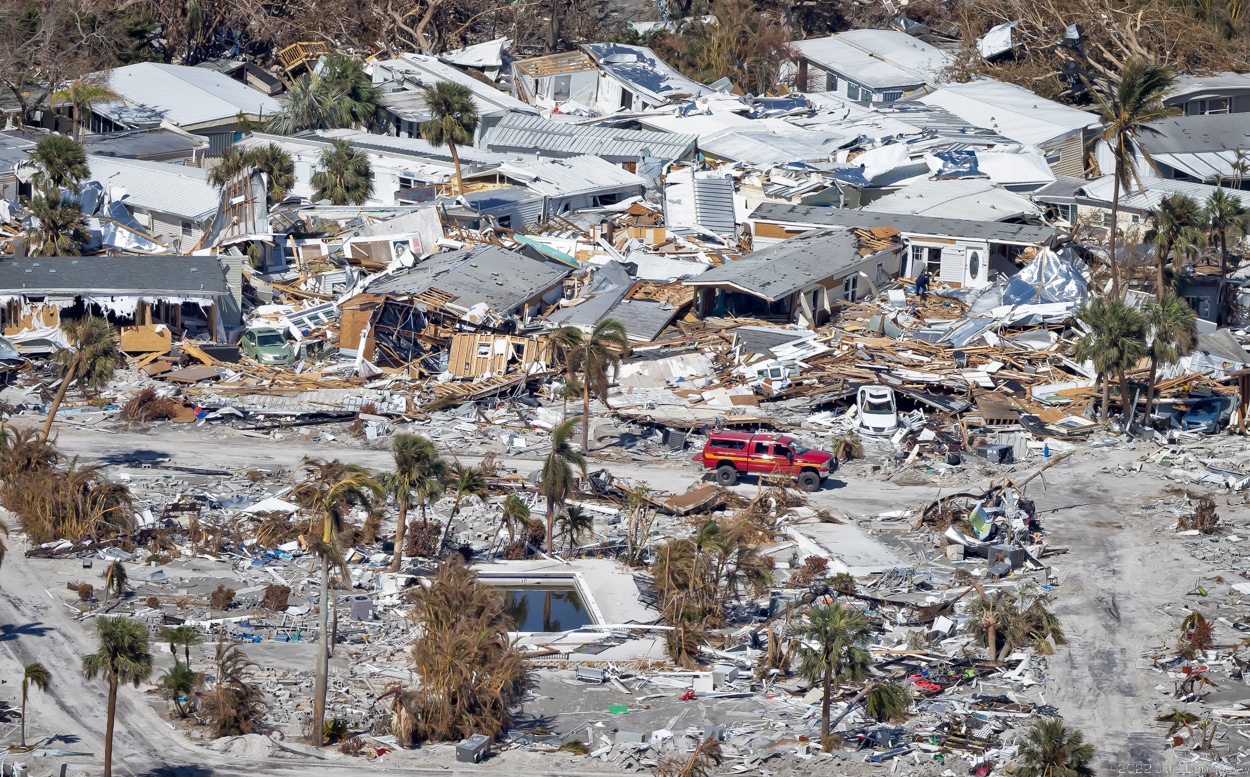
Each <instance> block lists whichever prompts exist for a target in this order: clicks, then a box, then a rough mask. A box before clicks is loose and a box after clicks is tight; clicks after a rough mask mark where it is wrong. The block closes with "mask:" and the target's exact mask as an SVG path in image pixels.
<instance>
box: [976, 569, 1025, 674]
mask: <svg viewBox="0 0 1250 777" xmlns="http://www.w3.org/2000/svg"><path fill="white" fill-rule="evenodd" d="M977 592H978V593H979V596H978V597H977V598H976V599H974V600H972V602H971V604H969V606H968V616H969V617H970V618H971V619H972V624H971V627H970V630H971V632H972V633H973V635H974V636H975V637H976V638H977V640H978V641H981V642H984V643H985V649H986V657H987V658H988V660H989V661H990V662H991V663H997V661H998V642H999V637H1004V638H1005V637H1006V635H1007V632H1008V631H1009V630H1011V628H1012V627H1013V626H1014V625H1015V621H1016V620H1017V617H1016V616H1017V614H1018V612H1019V610H1018V608H1017V607H1016V601H1017V600H1016V597H1015V596H1014V595H1013V594H1011V593H1009V592H1007V591H998V592H996V593H995V594H994V595H993V596H987V595H986V594H985V592H984V591H983V590H981V589H980V588H979V587H978V588H977Z"/></svg>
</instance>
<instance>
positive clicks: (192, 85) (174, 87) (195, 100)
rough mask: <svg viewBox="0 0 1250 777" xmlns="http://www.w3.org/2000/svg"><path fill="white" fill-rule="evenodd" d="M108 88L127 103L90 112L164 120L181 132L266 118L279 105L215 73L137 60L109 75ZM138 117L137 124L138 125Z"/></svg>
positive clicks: (101, 106) (125, 120) (127, 118)
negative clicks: (241, 116) (239, 118)
mask: <svg viewBox="0 0 1250 777" xmlns="http://www.w3.org/2000/svg"><path fill="white" fill-rule="evenodd" d="M107 78H108V86H109V88H110V89H112V90H113V91H114V92H116V93H117V94H118V95H119V96H121V97H122V99H123V100H125V101H126V103H128V105H123V104H121V103H117V102H113V103H96V104H95V105H93V106H92V110H93V111H94V112H96V113H98V114H103V115H106V116H110V117H112V118H115V119H116V120H117V121H120V122H121V123H123V124H134V123H138V124H145V123H153V122H152V121H151V120H152V118H153V117H155V123H159V122H160V121H161V120H162V119H163V120H167V121H170V122H172V123H173V124H176V125H178V126H179V127H182V128H183V129H191V128H195V127H197V126H201V125H206V124H213V123H218V122H222V121H228V120H232V119H234V118H235V117H237V116H238V115H239V113H240V112H242V113H243V114H244V115H247V116H252V117H261V116H269V115H271V114H273V113H275V112H276V111H278V110H280V109H281V106H280V105H279V104H278V101H277V100H275V99H273V98H272V97H270V96H268V95H266V94H262V93H261V92H258V91H256V90H255V89H252V88H251V87H249V86H245V85H244V84H241V83H239V82H238V81H235V80H233V79H231V78H229V77H227V76H224V75H222V74H221V73H218V72H216V71H215V70H209V69H207V68H202V67H182V66H181V65H164V64H161V63H158V62H140V63H139V64H136V65H127V66H125V67H119V68H115V69H113V70H111V71H108V73H107ZM136 119H139V121H137V122H136Z"/></svg>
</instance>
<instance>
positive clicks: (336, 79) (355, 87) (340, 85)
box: [321, 54, 382, 129]
mask: <svg viewBox="0 0 1250 777" xmlns="http://www.w3.org/2000/svg"><path fill="white" fill-rule="evenodd" d="M321 79H322V81H323V82H324V83H325V84H326V85H327V86H328V87H329V88H330V89H332V90H334V91H336V92H339V93H341V94H342V95H343V98H342V99H343V102H344V104H345V105H344V111H345V112H346V113H347V118H348V124H347V125H345V126H351V127H361V128H364V129H368V128H370V127H372V126H373V125H374V124H375V123H376V122H377V119H378V115H379V113H380V110H379V107H378V100H379V99H380V98H381V97H382V90H381V89H379V88H378V87H376V86H374V85H373V80H372V79H371V78H370V77H369V74H368V73H366V72H365V70H364V67H363V66H362V65H361V63H360V60H358V59H355V58H354V57H349V56H347V55H345V54H336V55H334V56H331V57H326V59H325V72H324V73H323V74H322V76H321Z"/></svg>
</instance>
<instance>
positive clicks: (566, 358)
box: [548, 326, 582, 420]
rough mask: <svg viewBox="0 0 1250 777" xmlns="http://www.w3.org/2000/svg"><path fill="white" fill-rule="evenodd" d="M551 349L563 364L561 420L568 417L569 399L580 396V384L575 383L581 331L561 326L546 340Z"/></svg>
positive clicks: (573, 327) (572, 327)
mask: <svg viewBox="0 0 1250 777" xmlns="http://www.w3.org/2000/svg"><path fill="white" fill-rule="evenodd" d="M548 341H549V342H550V343H551V347H552V348H554V349H555V350H556V353H557V354H558V355H559V358H560V361H562V362H564V390H563V391H561V392H560V398H561V399H563V400H564V405H563V411H562V414H561V416H560V418H561V420H563V419H565V418H568V417H569V399H570V397H574V396H579V397H580V396H581V395H582V387H581V384H579V383H578V382H577V355H578V349H579V348H580V347H581V345H582V330H580V329H578V328H577V327H575V326H562V327H560V328H559V329H557V330H556V331H554V332H552V333H551V336H550V337H549V338H548Z"/></svg>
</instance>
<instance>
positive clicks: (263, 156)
mask: <svg viewBox="0 0 1250 777" xmlns="http://www.w3.org/2000/svg"><path fill="white" fill-rule="evenodd" d="M247 159H248V163H249V164H251V165H252V166H253V167H255V168H256V169H257V170H259V171H261V172H262V173H264V174H265V180H266V181H267V182H268V183H269V201H270V202H271V203H274V202H281V201H282V198H283V197H286V193H287V192H289V191H290V190H291V187H293V186H295V162H294V161H293V160H292V159H291V155H290V154H288V153H287V152H285V151H283V150H282V147H281V146H279V145H278V144H277V143H266V144H265V145H263V146H259V147H257V148H253V149H250V150H248V152H247Z"/></svg>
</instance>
